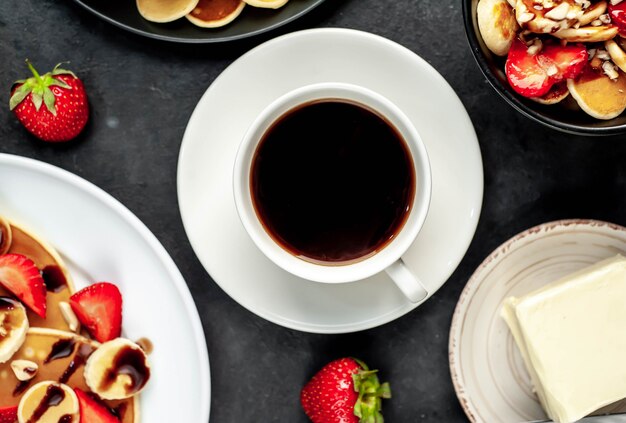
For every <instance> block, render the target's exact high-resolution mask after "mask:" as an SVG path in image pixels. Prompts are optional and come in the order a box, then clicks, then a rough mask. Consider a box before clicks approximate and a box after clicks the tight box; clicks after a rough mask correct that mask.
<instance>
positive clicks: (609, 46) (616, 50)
mask: <svg viewBox="0 0 626 423" xmlns="http://www.w3.org/2000/svg"><path fill="white" fill-rule="evenodd" d="M604 48H606V51H608V52H609V55H610V56H611V60H613V63H615V64H616V65H617V66H618V67H619V68H620V69H621V70H622V72H626V52H624V50H622V48H621V47H620V46H619V45H618V44H617V43H616V42H615V41H613V40H609V41H606V42H605V43H604Z"/></svg>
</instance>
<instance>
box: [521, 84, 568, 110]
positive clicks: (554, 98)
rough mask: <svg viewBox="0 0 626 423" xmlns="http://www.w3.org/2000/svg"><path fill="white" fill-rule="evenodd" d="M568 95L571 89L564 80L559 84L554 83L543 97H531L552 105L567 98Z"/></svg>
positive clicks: (538, 101)
mask: <svg viewBox="0 0 626 423" xmlns="http://www.w3.org/2000/svg"><path fill="white" fill-rule="evenodd" d="M568 95H569V89H568V88H567V83H566V82H565V81H563V82H559V83H558V84H554V85H553V86H552V88H550V91H548V92H547V93H546V94H544V95H542V96H541V97H531V98H530V99H531V100H533V101H536V102H537V103H540V104H545V105H551V104H556V103H560V102H561V101H563V100H565V99H566V98H567V96H568Z"/></svg>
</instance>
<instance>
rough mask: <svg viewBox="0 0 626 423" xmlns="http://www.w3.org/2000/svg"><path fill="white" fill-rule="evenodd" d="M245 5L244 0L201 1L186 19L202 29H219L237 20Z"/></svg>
mask: <svg viewBox="0 0 626 423" xmlns="http://www.w3.org/2000/svg"><path fill="white" fill-rule="evenodd" d="M245 5H246V3H245V2H243V1H242V0H227V1H216V0H200V1H199V2H198V4H197V5H196V7H195V8H194V9H193V10H192V11H191V13H189V14H188V15H187V16H186V17H187V19H188V20H189V22H191V23H192V24H194V25H197V26H200V27H202V28H219V27H221V26H224V25H227V24H229V23H231V22H232V21H233V20H235V18H236V17H237V16H239V15H240V14H241V11H242V10H243V8H244V6H245Z"/></svg>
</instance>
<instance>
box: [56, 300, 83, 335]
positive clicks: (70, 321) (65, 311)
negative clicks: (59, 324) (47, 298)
mask: <svg viewBox="0 0 626 423" xmlns="http://www.w3.org/2000/svg"><path fill="white" fill-rule="evenodd" d="M59 308H60V309H61V315H62V316H63V319H64V320H65V323H67V326H68V327H69V328H70V330H71V331H72V332H78V328H79V327H80V323H79V321H78V317H76V313H74V310H72V306H70V305H69V303H66V302H65V301H61V302H60V303H59Z"/></svg>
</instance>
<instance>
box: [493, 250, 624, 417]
mask: <svg viewBox="0 0 626 423" xmlns="http://www.w3.org/2000/svg"><path fill="white" fill-rule="evenodd" d="M501 314H502V317H503V318H504V320H505V321H506V323H507V325H508V326H509V328H510V330H511V333H512V334H513V337H514V338H515V342H516V344H517V346H518V347H519V350H520V352H521V354H522V357H523V359H524V363H525V364H526V368H527V369H528V372H529V373H530V376H531V378H532V382H533V384H534V387H535V389H536V391H537V395H538V397H539V400H540V402H541V405H542V406H543V408H544V410H545V411H546V413H547V414H548V416H549V417H550V418H551V419H552V420H554V421H555V422H558V423H571V422H575V421H577V420H580V419H581V418H583V417H584V416H586V415H588V414H590V413H593V412H594V411H596V410H598V409H599V408H601V407H603V406H605V405H609V404H612V403H614V402H616V401H619V400H621V399H623V398H626V259H625V258H624V257H622V256H620V255H618V256H616V257H614V258H610V259H607V260H604V261H601V262H599V263H597V264H595V265H593V266H591V267H588V268H585V269H582V270H580V271H578V272H576V273H574V274H571V275H568V276H566V277H564V278H562V279H560V280H557V281H555V282H553V283H551V284H549V285H547V286H545V287H543V288H541V289H539V290H537V291H535V292H531V293H530V294H527V295H525V296H523V297H521V298H515V297H510V298H507V299H506V300H505V302H504V305H503V307H502V311H501Z"/></svg>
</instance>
